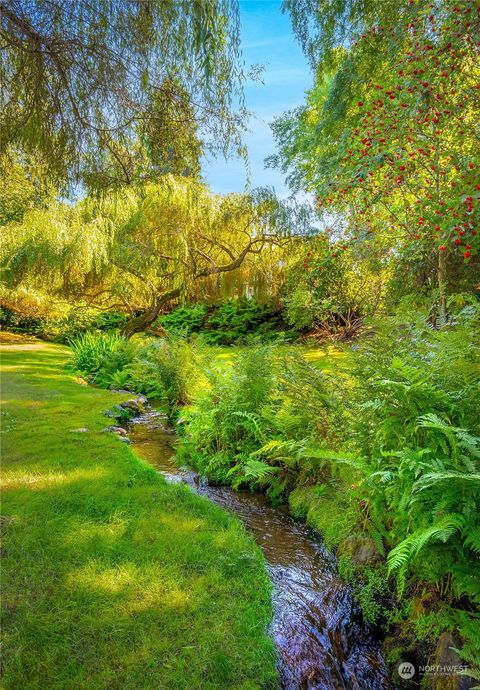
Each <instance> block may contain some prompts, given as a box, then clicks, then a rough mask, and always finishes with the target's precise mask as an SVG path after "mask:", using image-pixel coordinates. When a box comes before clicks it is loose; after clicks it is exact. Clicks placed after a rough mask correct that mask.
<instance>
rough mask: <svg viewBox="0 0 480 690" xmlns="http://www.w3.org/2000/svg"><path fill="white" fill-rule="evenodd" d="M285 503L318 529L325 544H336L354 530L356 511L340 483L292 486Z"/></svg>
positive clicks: (299, 516) (356, 518)
mask: <svg viewBox="0 0 480 690" xmlns="http://www.w3.org/2000/svg"><path fill="white" fill-rule="evenodd" d="M288 503H289V507H290V511H291V513H292V515H293V516H294V517H296V518H298V519H302V520H305V521H306V522H307V524H308V525H310V527H313V529H315V530H317V532H320V534H321V535H322V538H323V540H324V541H325V544H326V545H327V547H328V548H330V549H333V548H336V547H337V546H338V545H339V544H340V543H341V542H342V541H343V540H344V539H346V538H347V537H348V536H350V535H351V534H353V533H355V531H356V529H357V524H358V521H359V511H358V508H357V507H356V506H355V504H354V503H353V502H352V501H351V500H349V498H348V496H347V495H346V493H345V492H344V491H343V489H342V485H341V484H333V485H326V484H316V485H314V486H301V487H297V488H296V489H294V490H293V491H292V492H291V494H290V496H289V498H288Z"/></svg>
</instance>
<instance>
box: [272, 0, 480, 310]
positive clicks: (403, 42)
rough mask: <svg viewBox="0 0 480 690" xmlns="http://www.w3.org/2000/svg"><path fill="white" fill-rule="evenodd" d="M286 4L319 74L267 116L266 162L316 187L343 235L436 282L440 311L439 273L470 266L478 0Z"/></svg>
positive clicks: (475, 207) (476, 164)
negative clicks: (283, 109) (295, 100)
mask: <svg viewBox="0 0 480 690" xmlns="http://www.w3.org/2000/svg"><path fill="white" fill-rule="evenodd" d="M285 5H286V7H287V9H289V10H290V11H291V13H292V15H293V19H294V27H296V29H297V31H298V34H299V36H300V38H301V40H302V41H303V43H304V45H305V47H306V48H307V50H308V51H309V54H310V57H311V58H312V60H313V61H314V63H315V65H316V80H315V85H314V87H313V89H312V90H311V91H310V93H309V95H308V98H307V104H306V106H305V107H304V108H302V109H300V110H298V111H295V112H292V113H287V114H286V115H285V116H284V117H283V118H281V119H280V120H278V121H277V122H276V123H275V125H274V133H275V135H276V139H277V142H278V144H279V155H278V156H277V157H274V158H273V162H274V164H276V165H279V166H280V167H282V169H283V170H284V171H285V172H289V173H290V181H291V183H292V185H293V186H294V187H297V188H298V187H302V188H305V189H308V190H310V191H313V192H314V193H315V194H316V195H317V199H318V205H319V208H320V209H321V210H322V211H323V214H324V218H325V223H326V224H328V225H329V226H331V228H332V229H333V231H334V232H335V233H336V235H337V236H341V237H342V238H343V239H344V240H345V243H360V244H363V245H364V246H367V247H373V249H374V251H375V252H378V251H379V250H383V252H384V254H387V255H388V254H389V253H391V252H394V255H395V256H396V258H397V263H398V264H399V267H400V266H401V262H402V263H404V264H405V263H406V264H407V265H409V266H411V267H414V272H415V275H416V279H417V281H418V284H420V285H423V284H425V283H426V284H429V287H430V290H432V288H433V287H434V283H435V281H436V282H437V283H438V295H437V297H438V298H439V299H438V304H439V312H440V316H441V318H443V319H445V318H446V309H445V305H446V295H447V283H448V282H450V283H451V284H453V283H454V282H458V278H459V276H460V277H461V278H463V277H464V276H465V277H466V278H467V280H468V279H469V280H470V284H472V283H473V282H474V281H475V277H474V273H475V270H474V269H475V268H476V269H477V274H478V237H479V236H478V235H477V231H478V227H477V226H478V219H479V216H478V213H479V208H480V206H479V203H478V202H479V198H480V197H479V192H480V177H479V171H480V158H479V154H478V151H479V147H478V117H479V109H478V103H479V99H478V86H479V76H480V75H479V70H478V64H479V61H478V51H479V45H480V43H479V38H480V19H479V17H478V7H477V6H476V3H474V2H463V3H456V2H450V0H445V1H444V2H440V3H434V4H428V3H424V2H417V1H416V0H413V1H412V2H410V1H408V0H405V1H403V0H398V1H397V0H395V1H394V2H382V3H375V2H374V3H363V2H353V3H324V2H320V3H318V6H317V7H316V8H315V9H314V5H315V3H313V4H312V3H310V2H309V0H305V1H301V2H298V3H297V2H294V3H290V2H288V1H287V2H286V3H285ZM312 14H313V16H314V21H312ZM315 29H318V31H319V33H318V34H317V33H315ZM311 30H313V31H314V34H313V36H312V35H311V33H310V31H311ZM341 39H342V41H343V42H342V47H341V48H340V47H339V45H340V43H336V41H340V40H341ZM317 59H318V61H317ZM463 264H465V265H463Z"/></svg>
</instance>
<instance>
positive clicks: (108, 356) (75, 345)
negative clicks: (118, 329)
mask: <svg viewBox="0 0 480 690" xmlns="http://www.w3.org/2000/svg"><path fill="white" fill-rule="evenodd" d="M71 348H72V352H73V359H72V366H73V367H75V369H76V370H78V371H80V372H81V373H82V374H83V375H84V376H85V378H87V379H88V380H89V381H92V382H95V383H98V384H99V385H101V386H104V387H108V386H109V385H111V384H112V382H113V377H114V376H115V374H116V373H117V372H119V371H123V370H124V369H125V367H126V366H127V365H128V364H130V363H131V362H132V361H133V358H134V356H135V351H136V346H135V345H134V344H133V343H132V342H130V341H128V340H126V339H125V338H123V337H122V336H120V335H118V334H117V333H115V332H110V333H102V334H96V333H90V332H88V333H84V334H83V335H80V336H77V338H74V339H73V340H72V342H71Z"/></svg>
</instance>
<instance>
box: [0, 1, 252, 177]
mask: <svg viewBox="0 0 480 690" xmlns="http://www.w3.org/2000/svg"><path fill="white" fill-rule="evenodd" d="M0 7H1V35H2V44H3V45H2V47H3V58H2V63H1V68H0V79H1V82H2V86H3V89H2V116H1V121H0V127H1V131H2V137H1V149H2V152H4V151H5V150H7V148H9V147H10V148H11V147H12V146H14V147H16V148H20V149H22V150H25V151H28V152H32V151H37V152H39V153H40V154H41V155H42V156H43V157H44V158H45V160H46V161H47V162H48V165H49V168H50V171H51V173H52V174H55V176H56V177H57V178H58V179H63V180H64V179H66V178H68V179H70V180H72V179H78V178H80V177H81V176H82V175H83V173H84V172H85V171H86V172H88V173H92V153H93V152H94V153H95V160H96V163H97V164H96V166H93V174H94V176H95V174H97V175H98V173H99V166H100V165H101V164H102V162H106V163H107V168H108V166H110V167H109V174H111V173H112V161H113V163H114V164H115V165H116V168H117V171H118V170H119V171H121V175H120V177H121V182H128V181H129V180H128V177H129V173H128V170H127V169H125V149H131V148H132V142H137V141H139V140H141V141H142V145H143V148H144V152H146V154H147V156H148V153H150V152H151V151H152V150H153V149H155V156H154V157H153V165H154V166H160V167H162V166H165V153H168V151H166V148H165V146H163V148H162V147H158V146H157V145H156V144H158V142H159V141H165V140H166V132H167V134H169V135H170V134H171V131H172V129H173V128H175V127H178V131H180V132H181V137H180V146H183V150H185V145H190V144H191V145H192V148H193V160H190V161H188V156H183V158H184V159H185V160H181V161H179V160H178V159H179V156H178V154H176V153H172V152H170V154H169V155H168V156H167V163H168V160H169V159H174V160H175V165H173V166H170V167H168V166H167V167H168V171H169V172H173V173H182V172H183V170H180V169H179V168H182V166H183V168H184V169H186V170H187V171H188V170H193V169H194V168H195V165H196V163H195V156H197V161H198V153H199V151H198V149H199V146H200V144H199V141H198V138H197V131H198V135H199V137H200V138H204V139H206V140H207V145H209V142H214V144H210V145H211V146H217V147H219V144H218V142H221V148H223V149H229V148H230V147H232V146H234V147H235V146H237V147H238V146H239V145H240V144H239V135H238V132H239V124H240V122H241V110H242V94H241V91H242V79H243V74H242V71H241V66H240V60H239V58H240V54H239V20H238V8H237V3H236V2H235V1H231V0H116V1H115V2H110V0H80V1H77V0H2V2H1V4H0ZM235 105H238V106H239V107H240V114H238V113H236V114H235V113H234V107H235ZM168 138H169V139H170V144H171V145H173V143H174V142H175V141H177V139H178V138H177V137H175V138H174V140H173V142H172V140H171V137H170V136H169V137H168ZM159 158H160V160H159ZM180 158H182V156H180ZM190 159H192V155H191V154H190ZM127 168H128V165H127ZM107 178H108V174H107ZM92 179H95V178H90V182H91V181H92ZM103 182H105V180H103Z"/></svg>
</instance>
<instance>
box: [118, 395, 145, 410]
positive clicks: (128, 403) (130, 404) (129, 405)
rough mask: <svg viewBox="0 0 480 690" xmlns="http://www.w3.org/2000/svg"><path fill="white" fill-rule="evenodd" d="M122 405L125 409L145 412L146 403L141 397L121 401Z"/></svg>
mask: <svg viewBox="0 0 480 690" xmlns="http://www.w3.org/2000/svg"><path fill="white" fill-rule="evenodd" d="M120 407H122V408H123V409H124V410H132V411H134V412H143V407H144V403H143V402H142V401H141V400H140V399H139V398H132V399H131V400H125V402H122V403H120Z"/></svg>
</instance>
